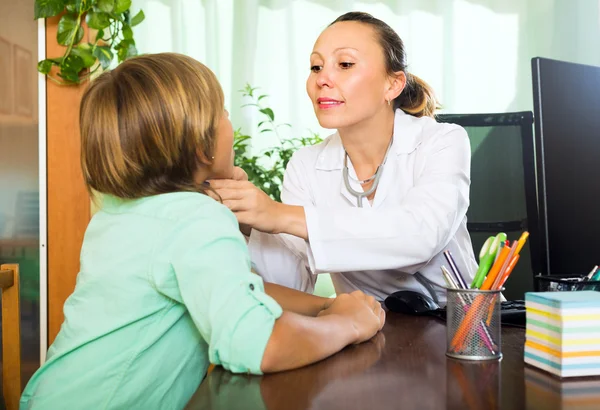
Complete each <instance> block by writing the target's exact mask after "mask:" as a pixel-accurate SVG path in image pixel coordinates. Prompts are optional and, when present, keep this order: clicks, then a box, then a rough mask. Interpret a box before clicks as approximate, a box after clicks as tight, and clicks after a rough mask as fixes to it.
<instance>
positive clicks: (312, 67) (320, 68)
mask: <svg viewBox="0 0 600 410" xmlns="http://www.w3.org/2000/svg"><path fill="white" fill-rule="evenodd" d="M322 69H323V66H320V65H312V66H310V71H312V72H313V73H318V72H319V71H321V70H322Z"/></svg>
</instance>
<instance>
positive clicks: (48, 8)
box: [33, 0, 65, 20]
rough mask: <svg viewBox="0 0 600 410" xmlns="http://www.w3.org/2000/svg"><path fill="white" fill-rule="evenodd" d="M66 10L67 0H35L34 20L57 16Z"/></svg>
mask: <svg viewBox="0 0 600 410" xmlns="http://www.w3.org/2000/svg"><path fill="white" fill-rule="evenodd" d="M64 9H65V0H35V4H34V6H33V18H34V19H36V20H37V19H39V18H47V17H52V16H56V15H57V14H59V13H60V12H61V11H63V10H64Z"/></svg>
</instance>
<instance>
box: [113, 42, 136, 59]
mask: <svg viewBox="0 0 600 410" xmlns="http://www.w3.org/2000/svg"><path fill="white" fill-rule="evenodd" d="M115 50H117V59H118V60H119V63H122V62H123V61H125V60H127V59H128V58H130V57H134V56H137V54H138V51H137V48H135V43H134V42H133V40H126V39H125V40H121V42H120V43H119V44H117V45H116V46H115Z"/></svg>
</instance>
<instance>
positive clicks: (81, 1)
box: [66, 0, 92, 14]
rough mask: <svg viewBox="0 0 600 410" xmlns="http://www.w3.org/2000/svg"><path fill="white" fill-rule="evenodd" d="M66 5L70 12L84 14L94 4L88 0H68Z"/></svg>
mask: <svg viewBox="0 0 600 410" xmlns="http://www.w3.org/2000/svg"><path fill="white" fill-rule="evenodd" d="M66 7H67V11H68V12H69V13H77V14H82V13H84V12H86V11H88V10H89V9H91V8H92V4H91V1H88V0H67V4H66Z"/></svg>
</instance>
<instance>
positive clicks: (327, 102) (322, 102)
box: [317, 98, 344, 110]
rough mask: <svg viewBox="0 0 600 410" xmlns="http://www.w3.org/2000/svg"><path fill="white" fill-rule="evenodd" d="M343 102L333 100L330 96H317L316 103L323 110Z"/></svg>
mask: <svg viewBox="0 0 600 410" xmlns="http://www.w3.org/2000/svg"><path fill="white" fill-rule="evenodd" d="M343 103H344V102H343V101H339V100H334V99H332V98H317V105H318V106H319V108H321V109H323V110H327V109H330V108H335V107H339V106H340V105H342V104H343Z"/></svg>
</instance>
